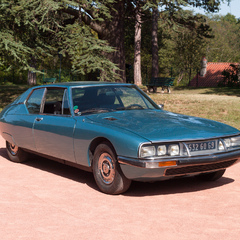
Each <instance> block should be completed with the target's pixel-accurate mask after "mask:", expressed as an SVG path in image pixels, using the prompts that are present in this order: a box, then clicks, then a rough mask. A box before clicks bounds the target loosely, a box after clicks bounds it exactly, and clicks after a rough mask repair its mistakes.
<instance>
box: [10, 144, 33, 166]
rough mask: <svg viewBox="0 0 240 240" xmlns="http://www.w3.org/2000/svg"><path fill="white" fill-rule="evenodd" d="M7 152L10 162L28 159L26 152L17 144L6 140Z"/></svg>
mask: <svg viewBox="0 0 240 240" xmlns="http://www.w3.org/2000/svg"><path fill="white" fill-rule="evenodd" d="M6 148H7V154H8V157H9V158H10V160H11V161H12V162H17V163H21V162H25V161H27V160H28V153H27V152H25V151H24V150H23V149H21V148H19V147H18V146H16V145H14V144H11V143H9V142H6Z"/></svg>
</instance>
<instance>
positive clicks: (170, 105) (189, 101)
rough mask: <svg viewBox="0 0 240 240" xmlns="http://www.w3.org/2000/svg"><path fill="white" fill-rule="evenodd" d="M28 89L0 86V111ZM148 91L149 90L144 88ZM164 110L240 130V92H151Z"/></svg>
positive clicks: (196, 90)
mask: <svg viewBox="0 0 240 240" xmlns="http://www.w3.org/2000/svg"><path fill="white" fill-rule="evenodd" d="M27 88H28V87H27V86H14V85H11V86H0V111H1V110H2V109H3V108H4V107H5V106H6V105H7V104H9V103H10V102H12V101H13V100H14V99H15V98H16V97H17V96H18V95H20V94H21V93H22V92H24V91H25V90H26V89H27ZM143 90H144V91H146V88H143ZM149 96H150V97H151V98H152V99H153V100H154V101H155V102H156V103H158V104H160V103H161V104H164V109H165V110H167V111H172V112H175V113H181V114H186V115H191V116H198V117H203V118H209V119H212V120H216V121H219V122H223V123H226V124H229V125H231V126H233V127H236V128H238V129H240V89H230V88H199V89H189V88H174V89H173V90H172V93H171V94H167V93H164V94H162V93H161V88H158V92H157V93H149Z"/></svg>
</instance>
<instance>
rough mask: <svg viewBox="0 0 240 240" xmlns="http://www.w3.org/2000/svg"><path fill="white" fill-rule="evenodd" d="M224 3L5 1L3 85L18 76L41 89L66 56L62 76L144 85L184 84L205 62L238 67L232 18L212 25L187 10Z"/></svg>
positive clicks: (0, 7) (0, 13) (0, 42)
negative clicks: (39, 79)
mask: <svg viewBox="0 0 240 240" xmlns="http://www.w3.org/2000/svg"><path fill="white" fill-rule="evenodd" d="M221 2H224V0H208V1H206V0H161V1H159V0H133V1H127V0H119V1H114V0H102V1H98V0H94V1H91V0H88V1H87V0H30V1H25V0H8V1H7V0H1V1H0V3H1V4H0V74H1V75H0V81H3V80H4V77H5V79H6V78H7V76H8V77H9V76H10V77H11V78H16V76H17V78H20V79H21V78H22V81H23V82H24V81H26V72H27V74H28V77H27V79H28V83H29V84H35V82H36V73H39V74H40V71H41V70H42V69H53V70H54V69H55V70H56V69H58V68H59V56H63V57H62V68H63V69H69V70H70V69H71V70H72V71H71V74H78V75H79V74H80V75H81V76H85V79H89V78H90V79H89V80H95V79H100V80H110V81H122V82H125V81H134V82H135V83H136V84H138V85H140V84H142V83H144V82H146V81H147V79H149V78H151V77H152V76H153V77H156V76H174V77H176V79H177V81H178V83H180V84H186V83H187V82H188V81H189V79H190V78H191V76H192V75H193V74H195V73H196V72H197V70H198V67H199V62H200V59H201V57H202V56H206V57H207V58H208V61H230V62H232V61H234V62H238V61H239V54H238V52H239V51H238V49H239V47H240V46H239V41H238V39H239V22H238V20H237V19H236V18H235V17H234V16H232V15H231V14H228V15H227V16H225V17H221V16H219V17H212V16H211V15H209V16H208V17H206V16H202V15H199V14H193V12H191V11H187V10H185V8H184V6H197V7H201V8H203V9H205V10H206V11H207V12H216V11H217V10H218V8H219V5H220V3H221ZM225 2H226V1H225ZM7 72H9V74H10V75H9V74H6V73H7ZM24 73H25V75H24ZM3 74H4V76H3ZM14 76H15V77H14ZM65 80H66V79H65Z"/></svg>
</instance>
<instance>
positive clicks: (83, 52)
mask: <svg viewBox="0 0 240 240" xmlns="http://www.w3.org/2000/svg"><path fill="white" fill-rule="evenodd" d="M84 2H85V1H82V3H83V4H84ZM109 2H110V3H111V2H113V1H112V0H105V1H87V3H88V4H89V5H90V6H94V7H95V9H98V8H99V11H97V13H96V14H95V16H96V19H97V20H98V21H102V16H103V15H104V16H105V17H109V9H107V8H106V6H105V4H106V3H109ZM70 6H71V7H72V8H75V9H77V8H79V7H78V6H79V1H67V0H65V1H54V0H44V1H42V0H30V1H25V0H9V1H7V0H1V4H0V25H1V31H0V65H1V66H4V68H5V70H11V69H12V68H14V67H16V66H18V68H20V67H21V68H23V69H28V70H32V71H36V69H35V68H38V69H41V68H42V67H43V66H44V65H52V63H54V62H57V61H53V59H54V58H56V56H57V53H58V50H59V49H62V50H64V51H63V53H64V56H65V59H68V61H69V62H70V65H72V66H73V68H74V69H75V70H77V71H79V72H82V73H84V74H86V73H88V72H91V71H96V69H98V70H101V69H103V68H104V69H105V72H106V74H105V76H107V77H108V79H109V78H110V77H111V76H115V74H114V69H116V67H115V66H114V65H113V64H112V63H111V62H109V61H108V60H107V58H106V56H105V55H104V54H101V53H102V52H104V51H106V52H111V51H112V48H111V47H110V46H108V45H107V42H106V41H99V40H98V38H97V36H96V34H94V32H91V31H89V30H88V29H87V30H86V27H85V26H84V25H83V24H77V23H79V21H80V20H79V19H77V18H76V17H75V16H72V15H71V14H68V13H66V12H65V10H66V9H68V8H69V7H70ZM74 6H75V7H74ZM100 15H101V16H100ZM80 22H81V21H80ZM74 23H76V24H74ZM72 24H74V25H72ZM77 33H80V36H79V37H78V38H77ZM87 42H90V43H91V44H90V45H91V48H89V49H88V48H87V46H86V43H87ZM76 46H77V47H76ZM88 46H89V45H88ZM74 47H76V51H73V48H74ZM76 59H78V62H77V61H76ZM79 60H80V61H79ZM96 60H97V61H96ZM94 62H95V63H96V64H95V65H94V64H90V63H94ZM100 63H102V64H100ZM68 65H69V64H68ZM86 66H88V67H87V68H86Z"/></svg>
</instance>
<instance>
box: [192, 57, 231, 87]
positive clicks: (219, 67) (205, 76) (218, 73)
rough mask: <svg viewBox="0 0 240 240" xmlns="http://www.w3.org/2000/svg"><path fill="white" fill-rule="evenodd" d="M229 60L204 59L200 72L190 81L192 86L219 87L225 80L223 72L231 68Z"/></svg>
mask: <svg viewBox="0 0 240 240" xmlns="http://www.w3.org/2000/svg"><path fill="white" fill-rule="evenodd" d="M231 64H235V63H227V62H207V61H206V58H203V59H202V64H201V65H202V66H201V70H200V73H199V74H197V75H196V76H195V77H194V78H193V79H192V80H191V81H190V83H189V86H191V87H217V86H218V84H219V83H220V82H222V81H223V75H222V72H223V71H224V70H227V69H229V68H230V65H231Z"/></svg>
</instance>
